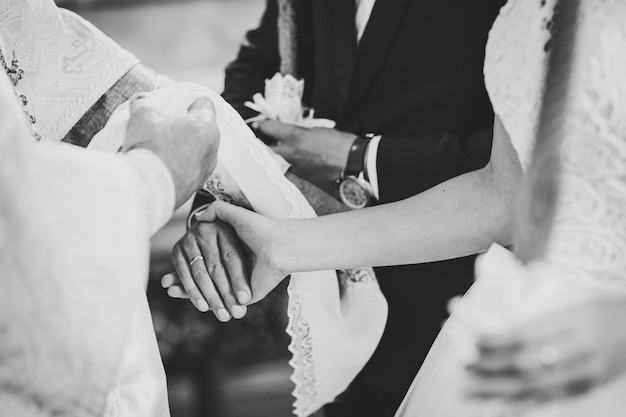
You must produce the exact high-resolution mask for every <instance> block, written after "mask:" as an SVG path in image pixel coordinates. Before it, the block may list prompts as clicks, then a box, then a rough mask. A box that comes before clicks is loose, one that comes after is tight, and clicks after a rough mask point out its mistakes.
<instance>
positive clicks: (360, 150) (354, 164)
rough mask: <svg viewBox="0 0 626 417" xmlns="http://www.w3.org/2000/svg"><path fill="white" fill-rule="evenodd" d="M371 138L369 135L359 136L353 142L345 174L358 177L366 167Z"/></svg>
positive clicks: (345, 175)
mask: <svg viewBox="0 0 626 417" xmlns="http://www.w3.org/2000/svg"><path fill="white" fill-rule="evenodd" d="M370 140H371V138H370V137H367V136H358V137H357V138H356V139H354V142H352V146H351V147H350V152H349V153H348V161H347V162H346V169H345V170H344V171H343V176H344V177H348V176H351V175H352V176H355V177H358V176H359V175H360V174H361V172H363V171H364V169H365V152H366V151H367V145H368V143H369V142H370Z"/></svg>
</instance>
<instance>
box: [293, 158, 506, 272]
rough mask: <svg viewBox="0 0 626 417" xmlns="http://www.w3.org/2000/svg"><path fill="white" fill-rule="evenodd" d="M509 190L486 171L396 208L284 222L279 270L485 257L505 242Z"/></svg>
mask: <svg viewBox="0 0 626 417" xmlns="http://www.w3.org/2000/svg"><path fill="white" fill-rule="evenodd" d="M512 194H513V186H512V184H509V185H508V186H506V187H500V186H494V184H493V178H492V177H491V175H490V173H489V169H488V168H485V169H482V170H479V171H474V172H470V173H467V174H464V175H462V176H460V177H456V178H454V179H452V180H449V181H446V182H445V183H442V184H440V185H438V186H436V187H434V188H431V189H429V190H427V191H425V192H423V193H421V194H419V195H416V196H414V197H411V198H409V199H406V200H402V201H400V202H397V203H392V204H387V205H383V206H378V207H373V208H368V209H364V210H361V211H358V212H351V213H344V214H337V215H331V216H326V217H322V218H319V219H315V220H307V221H289V222H287V226H288V229H289V231H290V234H291V235H293V236H296V237H297V238H294V239H292V241H293V242H294V246H293V248H291V251H290V252H289V254H288V255H287V256H286V259H287V261H286V262H287V263H288V265H287V269H288V270H289V271H290V272H293V271H308V270H317V269H342V268H352V267H359V266H365V265H367V266H386V265H400V264H412V263H424V262H434V261H440V260H444V259H452V258H457V257H461V256H466V255H470V254H474V253H479V252H482V251H485V250H486V249H488V248H489V246H490V245H491V244H492V243H494V242H497V243H500V244H503V245H507V244H509V243H510V239H511V226H510V213H511V199H512Z"/></svg>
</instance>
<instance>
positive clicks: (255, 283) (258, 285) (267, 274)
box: [250, 264, 285, 304]
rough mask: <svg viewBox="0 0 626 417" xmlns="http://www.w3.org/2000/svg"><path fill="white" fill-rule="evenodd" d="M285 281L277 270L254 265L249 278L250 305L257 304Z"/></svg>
mask: <svg viewBox="0 0 626 417" xmlns="http://www.w3.org/2000/svg"><path fill="white" fill-rule="evenodd" d="M283 279H285V277H284V276H281V275H280V273H279V272H278V270H275V269H274V270H272V269H271V268H266V267H264V266H263V265H259V264H257V265H255V266H254V269H253V270H252V276H251V280H250V281H251V282H250V284H251V289H252V299H251V300H250V303H251V304H253V303H258V302H259V301H261V300H263V299H264V298H265V297H267V295H268V294H269V293H270V292H271V291H272V290H273V289H274V288H276V286H277V285H278V284H279V283H280V282H281V281H282V280H283Z"/></svg>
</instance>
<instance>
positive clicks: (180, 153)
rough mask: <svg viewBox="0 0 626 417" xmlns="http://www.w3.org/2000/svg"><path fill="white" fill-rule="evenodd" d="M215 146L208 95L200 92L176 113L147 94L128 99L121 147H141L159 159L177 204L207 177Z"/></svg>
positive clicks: (213, 118)
mask: <svg viewBox="0 0 626 417" xmlns="http://www.w3.org/2000/svg"><path fill="white" fill-rule="evenodd" d="M218 147H219V131H218V129H217V124H216V120H215V109H214V107H213V103H212V102H211V100H210V99H209V98H207V97H204V96H201V97H199V98H197V99H196V100H195V101H194V102H193V103H192V104H191V106H189V107H188V108H186V109H181V111H180V112H177V113H173V112H171V111H166V110H164V109H161V108H160V107H159V106H157V105H156V103H154V101H153V100H152V99H151V98H150V96H149V95H147V94H143V93H140V94H136V95H135V96H134V97H133V98H132V99H131V102H130V121H129V122H128V127H127V132H126V143H125V148H126V149H127V150H130V149H133V148H145V149H148V150H150V151H152V152H154V153H155V154H157V156H159V157H160V158H161V159H162V160H163V162H164V163H165V165H166V166H167V168H168V169H169V171H170V173H171V174H172V178H173V180H174V185H175V187H176V206H177V207H178V206H180V205H181V204H182V203H184V202H185V201H187V200H188V199H189V197H191V195H192V194H193V192H194V191H195V190H197V189H198V188H199V187H200V185H201V184H202V182H203V181H204V180H205V179H206V178H208V177H209V175H210V174H211V172H212V171H213V169H214V168H215V165H216V163H217V149H218Z"/></svg>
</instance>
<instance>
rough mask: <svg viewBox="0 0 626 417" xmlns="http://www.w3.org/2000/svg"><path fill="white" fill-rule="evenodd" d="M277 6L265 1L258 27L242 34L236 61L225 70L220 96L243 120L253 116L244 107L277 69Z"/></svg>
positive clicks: (270, 1) (278, 61)
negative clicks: (243, 37)
mask: <svg viewBox="0 0 626 417" xmlns="http://www.w3.org/2000/svg"><path fill="white" fill-rule="evenodd" d="M277 21H278V6H277V2H276V0H267V1H266V8H265V12H264V13H263V16H262V18H261V22H260V24H259V26H258V27H257V28H255V29H252V30H250V31H249V32H248V33H246V36H245V39H244V42H243V44H242V45H241V47H240V48H239V53H238V54H237V58H236V59H235V60H234V61H233V62H232V63H231V64H230V65H228V67H227V68H226V79H225V85H224V92H223V94H222V95H223V97H224V99H225V100H226V101H227V102H228V103H230V105H232V106H233V107H234V108H235V110H237V111H238V112H239V114H241V116H242V117H243V118H244V119H248V118H250V117H253V116H255V115H256V114H257V113H256V112H255V111H254V110H251V109H249V108H247V107H246V106H244V103H245V102H246V101H249V100H251V99H252V96H253V95H254V94H256V93H262V92H263V91H264V89H265V80H266V79H269V78H271V77H272V76H273V75H274V74H276V73H277V72H278V71H279V70H280V54H279V51H278V27H277Z"/></svg>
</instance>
